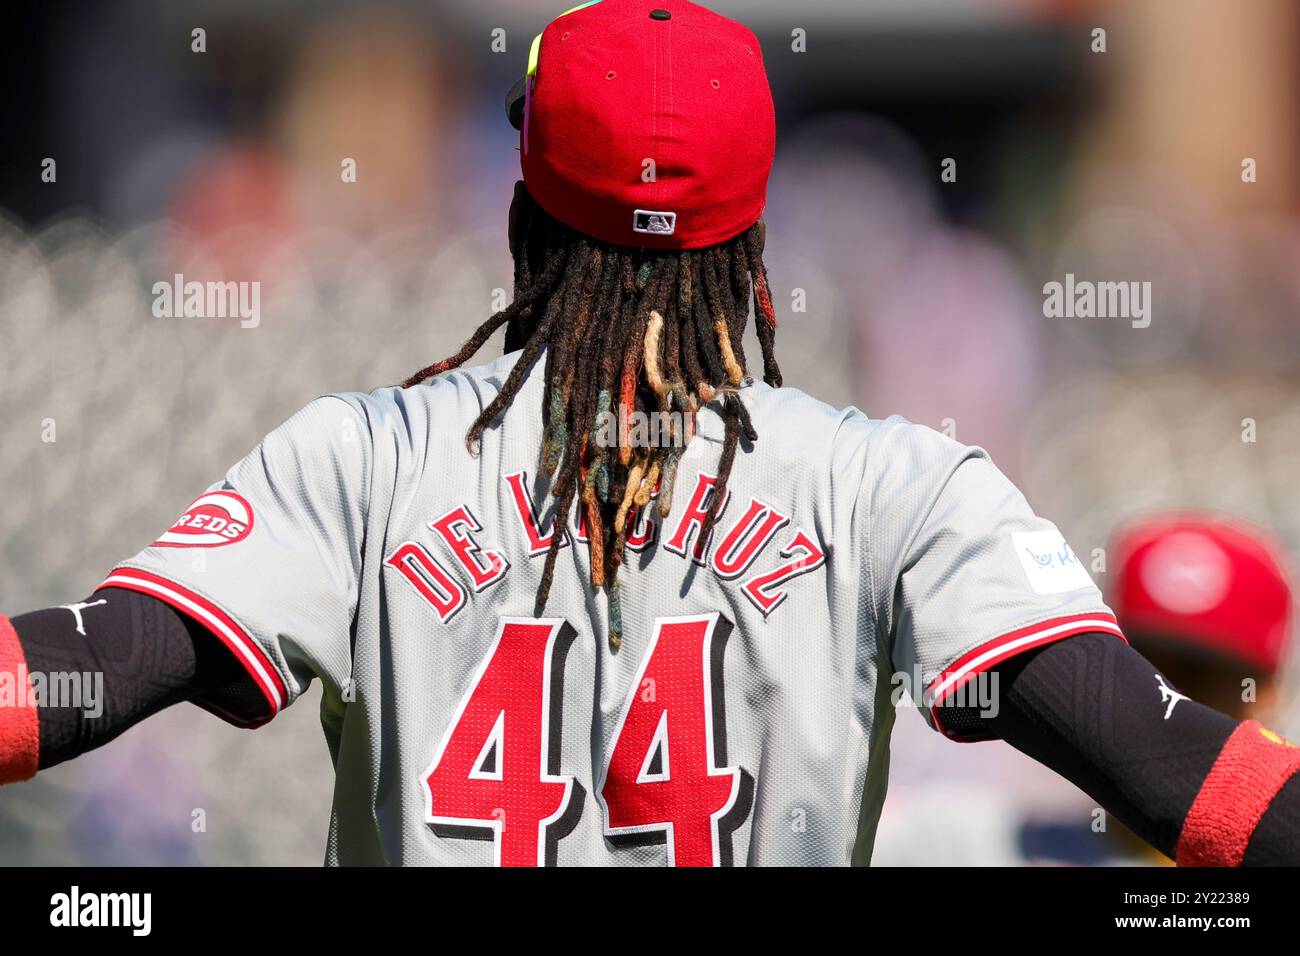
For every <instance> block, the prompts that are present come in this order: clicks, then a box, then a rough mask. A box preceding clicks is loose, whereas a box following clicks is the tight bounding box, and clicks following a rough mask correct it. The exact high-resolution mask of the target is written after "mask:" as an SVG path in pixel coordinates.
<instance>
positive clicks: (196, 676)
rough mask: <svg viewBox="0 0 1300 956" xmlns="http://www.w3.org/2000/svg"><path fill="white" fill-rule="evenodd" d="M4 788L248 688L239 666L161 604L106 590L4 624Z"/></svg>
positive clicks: (0, 765) (0, 761)
mask: <svg viewBox="0 0 1300 956" xmlns="http://www.w3.org/2000/svg"><path fill="white" fill-rule="evenodd" d="M0 673H2V674H3V675H4V676H3V678H0V679H4V680H6V681H8V682H9V686H10V687H11V688H13V693H12V695H11V698H10V699H8V700H4V701H3V703H0V783H12V782H15V781H19V780H26V779H27V778H29V777H31V776H33V775H34V774H35V773H36V772H37V771H38V770H45V769H48V768H49V767H53V766H54V765H55V764H59V763H63V762H64V761H65V760H70V759H71V758H73V757H76V756H79V755H81V754H83V753H86V752H87V751H89V750H93V749H95V748H96V747H99V746H102V745H103V744H106V743H108V742H109V741H110V740H112V739H113V738H114V737H117V736H118V735H119V734H121V733H122V732H123V731H125V730H127V729H129V728H130V727H132V726H134V725H135V724H137V723H139V722H140V721H142V720H144V719H145V718H146V717H148V716H150V715H151V714H156V713H157V712H158V711H160V710H162V709H164V708H166V707H169V706H171V705H172V704H175V703H179V702H180V701H183V700H190V699H191V698H194V697H201V696H203V695H205V694H211V693H216V692H217V691H218V690H219V689H220V688H222V687H224V686H226V685H228V684H231V683H233V682H235V681H237V680H239V679H240V678H241V676H242V675H243V668H241V667H240V666H239V663H238V662H237V661H236V660H235V658H234V657H233V656H232V655H231V654H230V652H229V651H227V650H226V649H225V648H224V647H222V646H221V644H220V643H219V642H218V641H217V640H216V639H215V638H214V637H213V636H212V634H211V633H209V632H208V631H207V629H206V628H204V627H202V626H200V625H199V624H197V623H196V622H195V621H194V620H193V619H191V618H187V617H185V616H184V615H182V614H180V613H179V612H177V611H176V610H175V609H174V608H172V607H169V606H168V605H167V604H165V603H163V602H162V601H160V600H158V599H156V598H152V597H149V596H147V595H144V594H139V593H136V592H134V591H125V590H121V589H119V588H104V589H102V590H99V591H96V592H95V593H94V594H93V595H91V596H90V597H88V598H85V599H84V600H82V601H78V602H76V603H74V604H68V605H62V606H59V607H51V608H45V609H43V610H40V611H32V612H30V613H27V614H21V615H19V616H17V617H14V618H12V619H9V618H2V617H0Z"/></svg>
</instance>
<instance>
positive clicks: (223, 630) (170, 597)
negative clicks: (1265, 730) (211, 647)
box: [96, 568, 289, 727]
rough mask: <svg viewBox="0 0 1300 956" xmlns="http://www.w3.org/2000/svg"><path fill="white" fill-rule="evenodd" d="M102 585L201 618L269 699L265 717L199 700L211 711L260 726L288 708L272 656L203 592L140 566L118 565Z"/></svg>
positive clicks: (223, 716)
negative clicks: (135, 594)
mask: <svg viewBox="0 0 1300 956" xmlns="http://www.w3.org/2000/svg"><path fill="white" fill-rule="evenodd" d="M99 587H100V588H125V589H127V590H128V591H139V592H140V593H141V594H148V595H150V596H152V597H156V598H158V599H159V600H161V601H164V602H166V603H167V604H169V605H171V606H172V607H173V608H175V609H176V610H178V611H180V612H181V613H182V614H184V615H186V616H187V617H191V618H193V619H194V620H196V621H198V622H199V623H200V624H202V625H203V626H204V627H206V628H207V629H208V630H209V631H211V632H212V633H213V635H214V636H215V637H216V638H217V639H218V640H219V641H221V643H222V644H224V645H225V646H226V647H227V649H229V650H230V652H231V653H232V654H234V655H235V659H236V660H238V661H239V663H240V664H242V665H243V667H244V670H246V671H247V672H248V676H249V677H250V678H251V679H252V681H253V683H254V684H256V685H257V688H258V690H260V691H261V692H262V696H263V697H265V698H266V703H267V708H268V713H267V714H266V715H264V716H258V717H255V718H250V717H247V716H243V715H236V714H232V713H230V712H229V711H226V710H225V709H224V708H221V707H218V706H217V705H215V704H212V703H211V702H203V703H199V702H198V701H196V703H199V706H201V707H203V708H204V709H205V710H209V711H211V712H212V713H214V714H216V715H217V716H219V717H222V718H223V719H225V720H228V721H230V722H231V723H232V724H235V725H237V726H240V727H259V726H261V725H262V724H264V723H266V722H267V721H269V720H270V719H271V718H272V717H274V716H275V715H276V714H278V713H279V712H280V710H281V708H283V707H284V703H285V701H286V700H288V696H289V695H288V692H287V691H286V689H285V686H284V680H283V679H282V678H281V677H280V672H279V671H278V670H276V668H275V665H274V664H272V663H271V659H270V658H269V657H268V656H267V654H266V652H265V651H263V650H262V648H261V647H260V646H259V645H258V643H257V641H255V640H253V638H252V637H251V636H250V635H249V633H248V632H247V631H246V630H244V628H243V627H242V626H240V624H239V622H238V621H236V620H235V619H234V618H233V617H231V616H230V615H229V614H227V613H226V612H225V611H223V610H222V609H221V608H219V607H217V605H215V604H213V603H212V602H211V601H209V600H208V599H207V598H205V597H203V596H202V595H201V594H196V593H194V592H193V591H191V590H190V589H189V588H187V587H185V586H184V585H182V584H177V583H176V582H175V581H172V580H169V579H168V578H164V577H163V576H161V575H159V574H154V573H153V572H150V571H141V570H140V569H138V568H117V569H115V570H114V571H113V572H112V573H111V574H109V576H108V577H107V578H105V579H104V583H103V584H101V585H100V586H99ZM96 590H98V588H96Z"/></svg>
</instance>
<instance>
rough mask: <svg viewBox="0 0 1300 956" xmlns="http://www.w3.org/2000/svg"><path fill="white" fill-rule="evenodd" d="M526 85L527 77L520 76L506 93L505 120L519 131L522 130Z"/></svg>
mask: <svg viewBox="0 0 1300 956" xmlns="http://www.w3.org/2000/svg"><path fill="white" fill-rule="evenodd" d="M527 84H528V77H527V76H521V77H520V78H519V79H518V80H516V81H515V83H514V85H513V86H511V87H510V89H509V91H507V93H506V119H508V120H509V121H510V125H511V126H513V127H514V128H515V129H519V130H522V129H523V128H524V93H525V92H526V88H527Z"/></svg>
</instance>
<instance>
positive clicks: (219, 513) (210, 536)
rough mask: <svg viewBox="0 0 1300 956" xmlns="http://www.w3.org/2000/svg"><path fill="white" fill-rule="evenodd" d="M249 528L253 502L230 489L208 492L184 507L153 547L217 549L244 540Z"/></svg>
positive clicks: (251, 525)
mask: <svg viewBox="0 0 1300 956" xmlns="http://www.w3.org/2000/svg"><path fill="white" fill-rule="evenodd" d="M252 530H253V506H252V505H250V504H249V503H248V502H247V501H246V500H245V499H244V498H243V497H241V496H240V495H237V494H235V493H234V492H233V491H209V492H208V493H207V494H206V495H201V496H200V497H199V498H198V499H197V500H196V501H195V502H194V504H192V505H190V506H189V507H188V508H186V509H185V513H184V514H183V515H181V516H180V517H179V518H177V519H176V523H175V524H173V525H172V526H171V527H170V528H168V529H167V531H166V532H165V533H164V534H163V536H162V537H161V538H159V539H158V540H157V541H155V542H154V547H157V548H217V547H220V546H221V545H223V544H234V543H235V542H237V541H243V540H244V539H245V538H247V537H248V533H249V532H250V531H252Z"/></svg>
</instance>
